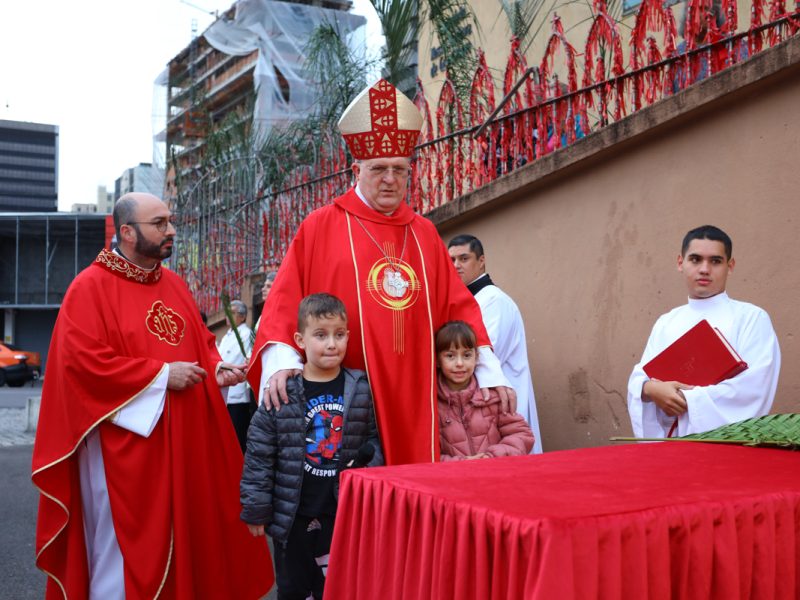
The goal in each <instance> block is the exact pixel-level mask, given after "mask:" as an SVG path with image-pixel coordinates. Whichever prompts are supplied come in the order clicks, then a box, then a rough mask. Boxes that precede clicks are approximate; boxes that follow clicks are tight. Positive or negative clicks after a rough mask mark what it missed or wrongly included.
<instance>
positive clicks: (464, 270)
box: [447, 234, 542, 454]
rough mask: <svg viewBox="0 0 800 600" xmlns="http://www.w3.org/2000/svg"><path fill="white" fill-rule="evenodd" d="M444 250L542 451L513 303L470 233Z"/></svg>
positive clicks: (535, 451) (520, 328)
mask: <svg viewBox="0 0 800 600" xmlns="http://www.w3.org/2000/svg"><path fill="white" fill-rule="evenodd" d="M447 251H448V252H449V253H450V258H451V259H452V260H453V265H454V266H455V268H456V271H457V272H458V276H459V277H460V278H461V281H463V282H464V284H465V285H466V286H467V288H468V289H469V291H470V292H472V295H473V296H475V300H477V302H478V305H479V306H480V307H481V316H482V317H483V324H484V325H485V326H486V332H487V333H488V334H489V339H490V340H492V347H493V348H494V353H495V355H497V358H498V359H500V363H501V366H502V369H503V374H504V375H505V376H506V378H507V379H508V380H509V382H510V383H511V387H513V388H514V390H515V391H516V392H517V412H518V413H519V414H521V415H522V416H523V417H525V420H526V421H527V422H528V424H529V425H530V426H531V429H532V430H533V435H534V436H535V438H536V440H535V443H534V446H533V450H532V453H533V454H539V453H541V452H542V436H541V434H540V433H539V416H538V414H537V412H536V398H535V397H534V395H533V381H532V380H531V370H530V364H529V363H528V348H527V341H526V339H525V325H524V324H523V322H522V315H521V314H520V312H519V308H517V305H516V303H515V302H514V301H513V300H512V299H511V297H510V296H509V295H508V294H506V293H505V292H504V291H503V290H501V289H500V288H499V287H497V286H496V285H494V283H492V280H491V278H490V277H489V274H488V273H487V272H486V256H485V255H484V251H483V244H481V241H480V240H479V239H478V238H476V237H475V236H473V235H466V234H465V235H459V236H456V237H454V238H453V239H452V240H450V243H449V244H448V245H447Z"/></svg>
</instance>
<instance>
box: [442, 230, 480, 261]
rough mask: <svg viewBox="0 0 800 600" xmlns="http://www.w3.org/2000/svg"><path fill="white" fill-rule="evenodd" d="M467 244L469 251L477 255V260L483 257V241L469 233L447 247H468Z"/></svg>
mask: <svg viewBox="0 0 800 600" xmlns="http://www.w3.org/2000/svg"><path fill="white" fill-rule="evenodd" d="M467 244H469V251H470V252H472V253H473V254H474V255H475V258H480V257H481V256H483V244H481V241H480V240H479V239H478V238H476V237H475V236H474V235H470V234H468V233H462V234H461V235H457V236H456V237H454V238H453V239H452V240H450V241H449V242H448V243H447V247H448V248H452V247H453V246H466V245H467Z"/></svg>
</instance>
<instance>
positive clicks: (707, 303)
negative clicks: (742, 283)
mask: <svg viewBox="0 0 800 600" xmlns="http://www.w3.org/2000/svg"><path fill="white" fill-rule="evenodd" d="M730 301H731V299H730V298H729V297H728V292H725V291H722V292H720V293H719V294H716V295H715V296H711V298H689V306H690V307H691V308H694V309H697V310H713V309H715V308H719V307H721V306H722V305H724V304H727V303H728V302H730Z"/></svg>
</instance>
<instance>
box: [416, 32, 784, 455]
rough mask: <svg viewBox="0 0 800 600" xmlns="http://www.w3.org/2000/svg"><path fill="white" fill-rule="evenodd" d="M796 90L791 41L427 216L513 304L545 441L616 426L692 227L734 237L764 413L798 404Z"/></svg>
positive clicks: (671, 299)
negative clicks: (773, 361)
mask: <svg viewBox="0 0 800 600" xmlns="http://www.w3.org/2000/svg"><path fill="white" fill-rule="evenodd" d="M798 98H800V38H795V39H792V40H789V42H786V43H784V44H782V45H781V46H778V47H776V48H773V49H770V50H768V51H765V52H764V53H762V54H761V55H759V56H756V57H755V58H753V59H751V60H750V61H747V62H745V63H743V64H741V65H739V66H737V67H734V68H732V69H729V70H728V71H725V72H723V73H720V74H719V75H717V76H715V77H713V78H711V79H709V80H706V81H704V82H702V83H700V84H697V85H696V86H693V87H692V88H690V89H688V90H686V91H685V92H683V93H681V94H679V95H677V96H675V97H673V98H670V99H667V100H665V101H663V102H660V103H658V104H655V105H653V106H651V107H649V108H647V109H645V110H643V111H640V112H639V113H637V114H634V115H632V116H630V117H628V118H627V119H624V120H623V121H621V122H619V123H617V124H615V125H613V126H610V127H608V128H606V129H604V130H601V131H599V132H597V133H595V134H592V135H590V136H587V138H585V139H584V140H581V141H579V142H578V143H576V144H575V145H574V146H571V147H569V148H566V149H564V150H561V151H558V152H555V153H554V154H551V155H549V156H546V157H544V158H542V159H540V160H538V161H536V162H534V163H532V164H529V165H527V166H525V167H523V168H521V169H519V170H517V171H515V172H513V173H511V174H510V175H508V176H506V177H503V178H501V179H499V180H498V181H496V182H494V183H492V184H490V185H489V186H486V187H485V188H482V189H480V190H477V191H476V192H474V193H472V194H470V195H468V196H465V197H463V198H461V199H460V201H458V202H457V203H454V204H453V205H451V206H447V207H443V208H442V209H438V210H437V211H435V212H434V213H433V214H431V218H432V220H433V221H434V222H435V223H437V225H438V227H439V229H440V232H441V234H442V237H443V239H444V240H445V241H447V240H449V239H450V238H451V237H452V236H453V235H456V234H458V233H467V232H468V233H472V234H474V235H476V236H478V237H479V238H480V239H481V240H482V241H483V243H484V246H485V248H486V253H487V266H488V270H489V272H490V273H491V275H492V278H493V279H494V280H495V282H496V283H497V284H498V285H499V286H500V287H502V288H503V289H505V290H506V291H507V292H508V293H509V294H510V295H511V296H512V297H513V298H514V299H515V300H516V301H517V303H518V305H519V307H520V310H521V311H522V314H523V317H524V319H525V324H526V333H527V337H528V352H529V357H530V361H531V367H532V373H533V379H534V388H535V391H536V397H537V403H538V408H539V416H540V422H541V429H542V440H543V444H544V448H545V450H558V449H565V448H574V447H583V446H594V445H603V444H607V443H609V442H608V438H609V436H613V435H630V433H631V429H630V421H629V420H628V416H627V408H626V385H627V379H628V376H629V374H630V371H631V368H632V366H633V365H634V364H635V363H636V362H637V361H638V360H639V358H640V356H641V353H642V350H643V348H644V344H645V341H646V340H647V336H648V334H649V332H650V328H651V327H652V325H653V323H654V321H655V319H656V318H657V317H658V315H660V314H662V313H664V312H666V311H667V310H669V309H670V308H672V307H674V306H676V305H678V304H681V303H683V302H685V300H686V290H685V287H684V284H683V282H682V279H681V276H680V275H679V274H678V273H677V270H676V259H677V256H678V253H679V251H680V242H681V239H682V237H683V235H684V234H685V233H686V231H688V230H689V229H691V228H693V227H696V226H698V225H702V224H706V223H711V224H715V225H717V226H719V227H721V228H723V229H724V230H725V231H727V232H728V233H729V234H730V235H731V237H732V238H733V242H734V256H735V258H736V260H737V264H736V269H735V271H734V273H733V275H732V276H731V277H730V278H729V280H728V290H729V293H730V295H731V296H732V297H734V298H737V299H740V300H746V301H749V302H752V303H754V304H757V305H759V306H762V307H763V308H765V309H766V310H767V311H768V312H769V314H770V316H771V318H772V320H773V324H774V327H775V330H776V332H777V334H778V337H779V340H780V344H781V349H782V353H783V368H782V371H781V379H780V384H779V388H778V394H777V397H776V401H775V405H774V408H773V412H789V411H800V403H799V401H798V397H799V394H798V391H800V372H798V370H797V369H796V368H795V366H796V365H797V364H798V361H799V360H800V346H798V343H797V340H796V337H797V336H798V335H799V334H800V313H798V311H797V309H796V306H795V305H796V298H797V296H798V292H800V269H798V268H797V258H796V257H797V256H798V255H800V236H798V223H800V203H798V186H797V177H796V172H797V157H798V156H800V136H798V132H799V131H800V111H798V110H797V107H798Z"/></svg>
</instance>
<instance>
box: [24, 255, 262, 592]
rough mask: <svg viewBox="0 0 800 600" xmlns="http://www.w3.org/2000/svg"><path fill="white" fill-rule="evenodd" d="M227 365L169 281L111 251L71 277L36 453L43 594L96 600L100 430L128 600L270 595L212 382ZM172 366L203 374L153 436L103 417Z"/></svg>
mask: <svg viewBox="0 0 800 600" xmlns="http://www.w3.org/2000/svg"><path fill="white" fill-rule="evenodd" d="M219 360H220V359H219V354H218V353H217V351H216V348H215V345H214V336H213V335H211V333H210V332H209V331H208V330H207V329H206V328H205V326H204V325H203V323H202V321H201V320H200V314H199V311H198V309H197V306H196V305H195V303H194V301H193V299H192V297H191V295H190V293H189V290H188V289H187V288H186V286H185V285H184V283H183V282H182V281H181V280H180V278H179V277H178V276H177V275H175V274H174V273H171V272H169V271H167V270H162V269H161V268H160V267H159V268H157V269H156V270H155V271H151V272H148V271H143V270H141V269H139V268H138V267H136V266H135V265H133V264H131V263H129V262H128V261H126V260H124V259H123V258H121V257H120V256H118V255H116V254H113V253H110V252H107V251H105V250H104V251H103V252H101V253H100V255H99V256H98V257H97V259H96V261H95V262H94V264H93V265H92V266H90V267H89V268H87V269H86V270H84V271H83V272H82V273H80V274H79V275H78V277H76V279H75V281H74V282H73V283H72V285H71V286H70V288H69V290H68V292H67V295H66V297H65V298H64V302H63V304H62V306H61V310H60V311H59V314H58V319H57V321H56V326H55V329H54V331H53V338H52V341H51V344H50V352H49V355H48V361H47V372H46V377H45V380H44V381H45V383H44V389H43V390H42V404H41V411H40V414H39V424H38V428H37V433H36V443H35V446H34V450H33V483H34V484H35V485H36V486H37V487H38V488H39V490H40V491H41V498H40V503H39V518H38V522H37V528H36V564H37V566H38V567H39V568H40V569H42V570H43V571H44V572H45V573H47V575H48V576H49V579H48V586H47V597H48V598H62V597H63V598H69V599H72V598H76V599H81V598H87V597H88V585H89V576H88V565H87V557H86V547H85V543H84V534H83V517H82V511H81V494H80V483H79V472H78V460H77V456H78V449H79V447H80V444H82V443H83V440H84V438H85V437H86V435H88V434H89V433H90V432H91V431H92V430H94V429H96V430H97V431H98V433H99V436H100V443H101V447H102V451H103V461H104V464H105V473H106V480H107V485H108V495H109V500H110V502H111V512H112V515H113V520H114V530H115V532H116V536H117V540H118V542H119V546H120V550H121V552H122V557H123V559H124V572H125V594H126V597H127V598H128V599H129V600H132V599H137V598H156V597H158V598H187V599H188V598H259V597H261V596H263V595H264V594H265V593H266V592H267V591H268V590H269V588H270V586H271V585H272V582H273V576H272V567H271V561H270V557H269V552H268V549H267V545H266V541H265V539H264V538H254V537H252V536H251V535H250V534H249V532H248V531H247V527H246V526H245V525H244V523H242V522H241V521H240V520H239V478H240V475H241V472H242V454H241V451H240V449H239V446H238V443H237V441H236V436H235V434H234V431H233V427H232V425H231V422H230V418H229V417H228V413H227V411H226V408H225V402H224V401H223V399H222V396H221V394H220V391H219V388H218V387H217V384H216V382H215V380H214V369H215V367H216V364H217V362H218V361H219ZM173 361H197V362H198V363H199V364H200V366H201V367H203V368H204V369H205V370H206V372H207V373H208V377H207V378H206V379H205V381H204V382H203V383H200V384H197V385H194V386H192V387H190V388H188V389H186V390H184V391H180V392H178V391H172V390H168V391H167V396H166V402H165V406H164V412H163V414H162V415H161V417H160V418H159V420H158V423H157V425H156V427H155V429H154V430H153V433H152V434H151V435H150V437H148V438H144V437H142V436H140V435H137V434H135V433H132V432H129V431H127V430H126V429H123V428H121V427H117V426H116V425H113V424H112V423H111V422H110V421H109V420H108V418H109V417H112V416H113V415H114V413H115V411H117V410H118V409H120V408H121V407H123V406H125V405H127V404H128V403H130V402H131V401H133V400H134V399H136V398H137V396H139V395H140V394H141V393H142V392H143V391H144V390H145V389H146V388H147V387H148V386H150V385H151V384H152V383H153V381H154V380H155V379H156V377H157V376H158V375H159V373H161V371H162V369H163V368H164V367H165V363H167V362H173Z"/></svg>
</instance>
